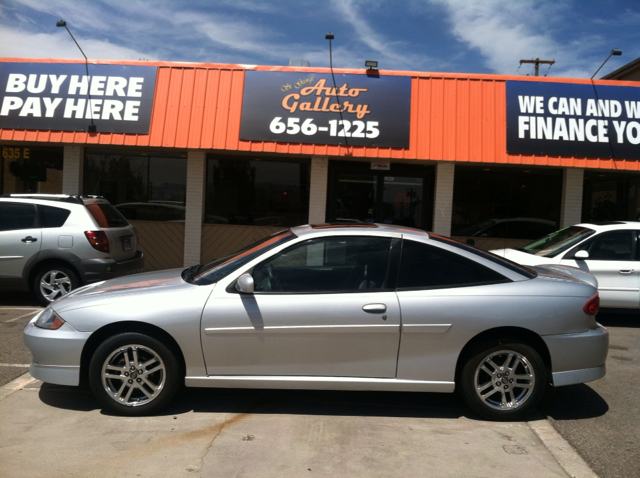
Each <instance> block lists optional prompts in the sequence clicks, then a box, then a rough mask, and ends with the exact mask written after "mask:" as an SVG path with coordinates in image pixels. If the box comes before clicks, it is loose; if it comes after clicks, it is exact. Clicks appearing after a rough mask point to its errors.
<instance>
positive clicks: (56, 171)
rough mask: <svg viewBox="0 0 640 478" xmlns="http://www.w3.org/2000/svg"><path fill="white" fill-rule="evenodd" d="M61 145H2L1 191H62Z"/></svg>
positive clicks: (62, 153)
mask: <svg viewBox="0 0 640 478" xmlns="http://www.w3.org/2000/svg"><path fill="white" fill-rule="evenodd" d="M63 158H64V148H47V147H40V146H36V147H34V146H13V145H11V146H10V145H3V146H2V158H1V159H0V165H2V168H1V169H0V192H1V193H2V194H14V193H16V194H23V193H39V194H60V193H62V163H63Z"/></svg>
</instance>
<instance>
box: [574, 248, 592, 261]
mask: <svg viewBox="0 0 640 478" xmlns="http://www.w3.org/2000/svg"><path fill="white" fill-rule="evenodd" d="M573 258H574V259H580V260H585V259H589V253H588V252H587V251H584V250H582V251H578V252H576V253H575V254H574V255H573Z"/></svg>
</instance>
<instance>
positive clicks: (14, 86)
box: [5, 73, 27, 93]
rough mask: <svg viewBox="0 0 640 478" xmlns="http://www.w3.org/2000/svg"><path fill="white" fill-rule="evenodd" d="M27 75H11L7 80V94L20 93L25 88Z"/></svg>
mask: <svg viewBox="0 0 640 478" xmlns="http://www.w3.org/2000/svg"><path fill="white" fill-rule="evenodd" d="M26 82H27V75H21V74H20V73H11V74H10V75H9V78H8V79H7V89H6V90H5V91H6V92H7V93H20V92H21V91H24V89H25V88H26V85H25V83H26Z"/></svg>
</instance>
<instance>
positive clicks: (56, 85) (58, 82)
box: [49, 75, 67, 95]
mask: <svg viewBox="0 0 640 478" xmlns="http://www.w3.org/2000/svg"><path fill="white" fill-rule="evenodd" d="M66 79H67V75H60V76H56V75H49V80H50V81H51V94H52V95H57V94H58V93H60V87H61V86H62V83H64V80H66Z"/></svg>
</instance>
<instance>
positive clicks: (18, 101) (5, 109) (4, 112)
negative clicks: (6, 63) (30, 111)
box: [0, 78, 26, 116]
mask: <svg viewBox="0 0 640 478" xmlns="http://www.w3.org/2000/svg"><path fill="white" fill-rule="evenodd" d="M25 80H26V78H25ZM23 103H24V101H23V100H22V98H18V97H17V96H5V97H4V98H3V99H2V108H1V109H0V116H8V115H9V111H11V110H19V109H20V108H22V104H23Z"/></svg>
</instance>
